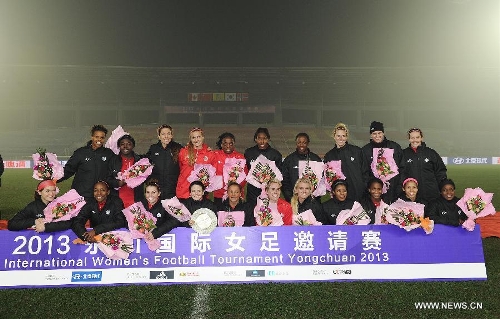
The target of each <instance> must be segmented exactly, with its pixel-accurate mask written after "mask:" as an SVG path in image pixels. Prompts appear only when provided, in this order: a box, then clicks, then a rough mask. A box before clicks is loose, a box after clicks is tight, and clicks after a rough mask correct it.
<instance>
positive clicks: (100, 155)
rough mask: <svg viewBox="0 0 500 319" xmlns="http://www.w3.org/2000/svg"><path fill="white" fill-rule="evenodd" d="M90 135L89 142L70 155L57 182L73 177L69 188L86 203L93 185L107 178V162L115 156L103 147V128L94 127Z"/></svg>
mask: <svg viewBox="0 0 500 319" xmlns="http://www.w3.org/2000/svg"><path fill="white" fill-rule="evenodd" d="M91 133H92V137H91V140H90V141H89V142H88V143H87V145H86V146H84V147H80V148H79V149H77V150H76V151H75V152H74V153H73V155H71V157H70V158H69V160H68V162H67V163H66V165H64V176H63V177H62V178H61V179H59V180H58V181H57V182H58V183H59V182H62V181H64V180H66V179H68V178H70V177H71V176H73V175H74V176H75V178H74V179H73V183H72V184H71V188H73V189H74V190H76V191H77V192H78V194H80V195H81V196H83V197H85V200H86V201H87V200H90V199H92V193H93V189H94V184H95V183H96V182H97V181H100V180H106V178H107V177H108V176H109V161H110V160H111V158H113V157H114V156H116V155H115V153H113V151H112V150H110V149H109V148H107V147H104V139H105V138H106V134H107V133H108V130H107V129H106V128H105V127H104V126H102V125H94V126H93V127H92V129H91Z"/></svg>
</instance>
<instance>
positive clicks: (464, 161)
mask: <svg viewBox="0 0 500 319" xmlns="http://www.w3.org/2000/svg"><path fill="white" fill-rule="evenodd" d="M451 163H452V164H455V165H477V164H490V163H491V158H490V157H454V158H453V160H452V161H451ZM451 163H450V164H451Z"/></svg>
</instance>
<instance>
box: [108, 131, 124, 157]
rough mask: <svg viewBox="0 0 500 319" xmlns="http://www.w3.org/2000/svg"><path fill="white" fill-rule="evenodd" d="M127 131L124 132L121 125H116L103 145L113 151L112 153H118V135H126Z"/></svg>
mask: <svg viewBox="0 0 500 319" xmlns="http://www.w3.org/2000/svg"><path fill="white" fill-rule="evenodd" d="M127 134H128V133H127V132H125V131H124V130H123V128H122V126H121V125H118V126H117V127H116V128H115V129H114V130H113V132H111V136H110V137H109V138H108V140H107V141H106V144H104V146H105V147H107V148H109V149H110V150H112V151H113V153H115V154H116V155H118V153H120V148H119V147H118V144H117V143H118V140H119V139H120V137H122V136H123V135H127Z"/></svg>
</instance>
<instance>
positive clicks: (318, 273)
mask: <svg viewBox="0 0 500 319" xmlns="http://www.w3.org/2000/svg"><path fill="white" fill-rule="evenodd" d="M312 274H313V276H327V275H329V274H330V272H329V271H328V270H326V269H313V271H312Z"/></svg>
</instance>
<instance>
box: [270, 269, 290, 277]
mask: <svg viewBox="0 0 500 319" xmlns="http://www.w3.org/2000/svg"><path fill="white" fill-rule="evenodd" d="M267 275H268V276H270V277H273V276H289V275H290V273H289V272H288V271H283V270H268V271H267Z"/></svg>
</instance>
